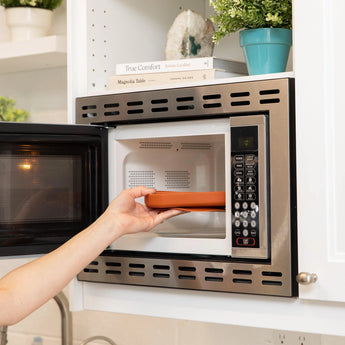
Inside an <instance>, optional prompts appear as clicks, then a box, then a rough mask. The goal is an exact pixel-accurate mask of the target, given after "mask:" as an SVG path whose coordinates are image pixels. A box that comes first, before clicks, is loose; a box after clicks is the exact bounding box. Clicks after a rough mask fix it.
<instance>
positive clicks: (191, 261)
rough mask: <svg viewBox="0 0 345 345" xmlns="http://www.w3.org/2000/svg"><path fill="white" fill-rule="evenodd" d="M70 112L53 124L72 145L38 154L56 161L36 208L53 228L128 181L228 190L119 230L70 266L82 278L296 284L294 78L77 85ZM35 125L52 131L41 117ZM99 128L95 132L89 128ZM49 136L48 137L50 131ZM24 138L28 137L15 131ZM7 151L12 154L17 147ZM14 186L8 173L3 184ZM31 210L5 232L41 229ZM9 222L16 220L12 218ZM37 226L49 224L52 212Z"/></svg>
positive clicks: (217, 285)
mask: <svg viewBox="0 0 345 345" xmlns="http://www.w3.org/2000/svg"><path fill="white" fill-rule="evenodd" d="M76 122H77V125H62V126H61V127H60V126H52V127H51V129H52V130H53V132H54V131H55V130H56V128H61V129H62V131H64V130H63V129H64V128H65V129H68V130H69V131H71V132H74V131H77V132H78V131H81V132H84V133H83V135H86V137H85V138H83V139H81V141H82V142H83V143H84V144H82V145H81V146H82V147H81V148H80V150H81V151H80V152H79V155H78V153H74V152H72V148H73V147H74V146H76V147H78V146H80V144H79V143H77V142H76V143H75V144H74V143H72V142H68V140H69V139H67V138H66V137H65V138H64V139H63V141H64V142H66V140H67V144H64V145H61V146H60V148H61V152H62V151H63V147H64V146H67V147H68V148H70V149H71V151H69V150H67V153H68V154H67V155H66V152H65V154H63V153H61V157H60V154H59V153H58V152H57V151H54V150H55V149H56V148H57V150H58V151H59V146H58V145H56V144H55V143H52V146H54V150H53V151H54V153H53V156H54V157H55V158H56V161H55V163H54V164H50V163H49V162H50V160H51V158H49V155H48V157H47V159H48V161H47V165H49V169H48V170H53V171H54V173H52V175H51V179H53V180H56V181H57V182H56V184H57V185H56V186H55V191H54V190H52V191H51V194H50V198H51V199H54V200H55V201H56V205H53V206H52V208H50V209H51V210H54V211H52V213H53V214H56V216H55V218H54V217H51V218H49V217H48V215H49V212H46V211H43V210H42V213H43V214H44V215H45V217H48V218H49V222H51V225H52V229H54V226H56V225H60V223H61V226H62V229H65V230H61V232H60V240H65V239H66V238H67V237H68V236H70V235H72V234H73V231H80V230H81V229H82V228H83V227H85V226H86V225H87V224H89V223H90V222H92V221H93V220H94V219H95V217H97V215H99V214H100V213H101V212H102V211H103V210H104V208H105V206H106V203H107V200H108V198H109V199H110V200H111V199H113V198H114V197H115V196H116V195H117V194H118V193H120V192H121V191H122V190H123V189H126V188H132V187H135V186H138V185H145V186H147V187H152V188H156V189H157V190H163V191H175V192H176V191H181V192H209V191H211V192H212V191H225V196H226V197H225V198H226V207H225V211H223V212H190V213H186V214H183V215H180V216H178V217H174V218H171V219H169V220H167V221H165V222H164V223H162V224H160V225H158V226H157V227H156V228H155V229H153V230H152V231H151V232H148V233H139V234H131V235H125V236H123V237H121V238H120V239H118V240H117V241H115V242H114V243H112V244H111V245H110V246H109V247H108V248H107V249H106V250H105V251H104V252H103V253H102V254H101V255H100V256H99V257H98V258H96V259H95V260H94V261H92V262H91V263H90V264H89V265H88V266H87V267H85V268H84V270H83V271H82V272H80V273H79V274H78V279H79V280H80V281H87V282H97V283H110V284H131V285H143V286H155V287H169V288H182V289H196V290H209V291H221V292H239V293H253V294H265V295H276V296H296V295H297V293H298V292H297V283H296V280H295V276H296V271H297V248H296V246H297V239H296V236H297V233H296V223H297V222H296V183H295V179H296V177H295V176H296V171H295V138H294V132H295V128H294V80H293V78H281V79H270V80H257V81H255V80H254V81H249V82H248V81H246V82H232V83H216V84H209V85H202V86H188V87H178V88H169V89H164V90H162V89H159V90H147V91H132V92H130V91H129V92H124V93H116V94H112V93H109V94H102V95H94V96H87V97H78V98H77V99H76ZM23 126H25V125H23ZM32 126H33V127H34V125H32ZM42 126H44V129H43V127H42V131H49V127H50V125H42ZM37 128H38V127H37ZM88 131H91V132H92V133H87V132H88ZM1 132H2V131H1ZM98 132H99V133H102V134H99V135H98V139H95V137H94V136H96V137H97V134H95V133H98ZM66 134H69V133H65V135H66ZM35 135H36V134H33V136H35ZM10 136H11V135H10ZM67 136H68V135H67ZM74 136H76V133H74ZM77 136H78V135H77ZM88 136H89V137H88ZM90 136H91V137H92V139H90ZM20 137H21V136H20ZM52 137H53V138H55V140H56V138H57V137H58V135H57V133H52ZM72 137H73V135H72ZM87 137H88V138H87ZM23 138H24V137H23ZM48 141H49V140H48ZM97 142H98V143H97ZM42 143H43V141H42ZM21 144H22V146H25V145H29V144H28V143H26V142H25V140H24V139H23V141H22V142H21ZM35 144H36V145H39V144H37V141H35ZM17 145H18V142H17V141H15V144H14V147H17ZM45 145H48V146H51V145H50V143H45ZM43 146H44V145H43ZM29 147H30V145H29ZM16 149H17V148H16ZM19 151H20V149H19ZM29 151H30V152H35V150H34V148H30V149H29ZM11 154H12V153H11ZM22 156H24V157H25V154H23V155H22ZM22 156H20V157H21V158H20V159H22V158H23V157H22ZM32 156H33V157H35V159H37V158H41V159H42V164H43V163H44V159H43V158H44V157H46V156H47V155H46V153H45V151H44V150H43V149H42V151H38V153H35V154H33V155H32ZM0 157H1V156H0ZM5 157H7V156H6V154H5ZM20 159H19V160H20ZM10 160H11V161H13V162H14V165H15V164H17V166H18V159H16V158H10ZM52 160H53V161H54V159H52ZM0 162H1V158H0ZM20 162H21V160H20ZM72 162H74V163H72ZM20 164H22V163H20ZM5 165H6V164H5ZM66 165H67V166H69V167H70V168H66ZM7 169H9V168H7ZM61 170H62V172H63V174H64V175H60V174H62V172H58V171H61ZM21 173H22V174H23V173H24V171H23V172H21ZM44 174H46V172H44ZM11 175H15V174H13V172H12V173H11ZM42 178H43V177H42ZM33 181H34V179H33V177H32V180H29V182H25V185H26V186H30V188H32V189H34V190H31V191H30V192H28V193H27V194H28V195H26V194H25V195H23V196H24V197H25V198H28V199H30V198H31V194H33V192H36V189H35V188H34V183H33ZM75 182H78V183H77V184H76V185H75V184H74V183H75ZM17 183H19V182H17ZM59 183H60V184H59ZM23 184H24V182H23ZM19 185H20V183H19ZM48 186H49V188H48V189H50V184H46V185H45V184H44V185H43V187H42V189H45V188H46V187H48ZM74 186H76V187H74ZM77 186H78V187H77ZM13 187H14V185H12V182H11V181H10V182H6V183H4V186H3V188H4V189H6V188H9V189H10V190H12V188H13ZM25 188H26V187H25ZM25 188H24V187H22V189H24V190H25ZM30 188H29V189H30ZM74 188H76V189H78V191H77V193H76V195H77V197H75V198H77V199H73V197H70V196H69V193H68V194H67V195H66V196H65V197H66V198H68V202H67V203H64V204H67V206H68V205H69V213H68V212H67V213H66V212H65V214H66V216H65V217H64V216H62V213H59V212H60V211H59V208H58V207H59V206H58V204H59V202H58V200H59V197H58V192H59V190H60V189H61V190H68V191H69V192H72V191H75V189H74ZM14 189H15V187H14ZM26 192H27V191H26ZM21 193H22V191H21ZM55 193H56V197H55V196H54V195H55ZM13 194H14V195H15V194H16V193H14V192H13ZM138 201H139V202H144V200H140V199H139V200H138ZM76 205H77V206H76ZM9 210H11V212H12V210H14V207H13V206H11V207H9ZM13 212H14V211H13ZM18 212H19V211H18ZM36 212H40V211H39V210H37V208H36ZM19 213H20V212H19ZM67 215H71V217H69V216H67ZM13 217H14V216H13ZM32 218H33V216H29V217H28V218H25V219H26V223H25V224H24V225H25V226H24V227H23V228H22V230H21V231H17V229H15V228H14V229H13V230H14V232H18V233H23V232H24V233H25V232H26V231H27V228H28V225H33V226H34V227H35V229H38V230H37V231H38V232H39V231H40V230H39V229H42V228H40V227H39V226H38V225H40V224H38V223H37V222H35V221H34V222H32V221H33V219H32ZM43 220H44V219H43ZM78 220H82V222H83V223H81V222H80V221H78ZM41 221H42V220H41ZM11 222H12V223H11ZM11 222H10V223H11V224H10V225H11V226H13V225H15V224H16V222H17V220H15V219H14V218H13V219H11ZM22 225H23V224H22ZM44 228H45V229H50V226H49V224H48V223H45V224H44ZM68 228H69V230H68V231H67V229H68ZM72 229H73V230H72ZM49 233H50V231H49ZM51 233H52V238H55V239H57V238H58V237H59V236H57V235H56V232H55V233H54V231H52V232H51ZM37 237H39V236H37ZM60 240H59V241H60ZM59 243H60V242H59ZM56 244H57V243H56ZM24 246H25V247H28V248H30V246H32V245H31V244H30V242H27V244H26V245H24ZM42 248H43V247H42Z"/></svg>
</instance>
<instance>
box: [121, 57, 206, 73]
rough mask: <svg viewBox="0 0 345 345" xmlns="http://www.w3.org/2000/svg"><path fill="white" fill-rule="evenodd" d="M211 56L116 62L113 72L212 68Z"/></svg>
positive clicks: (155, 71) (153, 71)
mask: <svg viewBox="0 0 345 345" xmlns="http://www.w3.org/2000/svg"><path fill="white" fill-rule="evenodd" d="M212 68H213V57H205V58H193V59H181V60H164V61H151V62H138V63H124V64H117V65H116V69H115V73H116V74H117V75H124V74H144V73H157V72H158V73H160V72H179V71H189V70H201V69H212Z"/></svg>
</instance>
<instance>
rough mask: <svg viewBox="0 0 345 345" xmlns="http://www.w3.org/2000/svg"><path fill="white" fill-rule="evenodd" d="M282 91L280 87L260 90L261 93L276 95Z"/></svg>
mask: <svg viewBox="0 0 345 345" xmlns="http://www.w3.org/2000/svg"><path fill="white" fill-rule="evenodd" d="M278 93H280V90H279V89H272V90H261V91H260V92H259V94H260V95H276V94H278Z"/></svg>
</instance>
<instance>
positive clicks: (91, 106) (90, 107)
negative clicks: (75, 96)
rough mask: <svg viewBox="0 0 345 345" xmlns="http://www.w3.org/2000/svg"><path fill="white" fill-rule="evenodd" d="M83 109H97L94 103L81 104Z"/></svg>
mask: <svg viewBox="0 0 345 345" xmlns="http://www.w3.org/2000/svg"><path fill="white" fill-rule="evenodd" d="M81 108H82V109H83V110H91V109H97V106H96V105H83V106H82V107H81Z"/></svg>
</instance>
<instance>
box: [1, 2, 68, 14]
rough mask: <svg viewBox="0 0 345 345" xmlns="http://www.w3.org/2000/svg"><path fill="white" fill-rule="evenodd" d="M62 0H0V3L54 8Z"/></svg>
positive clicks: (8, 5)
mask: <svg viewBox="0 0 345 345" xmlns="http://www.w3.org/2000/svg"><path fill="white" fill-rule="evenodd" d="M62 1H63V0H0V5H2V6H4V7H5V8H10V7H37V8H43V9H46V10H51V11H52V10H54V9H55V8H57V7H59V6H60V5H61V3H62Z"/></svg>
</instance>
